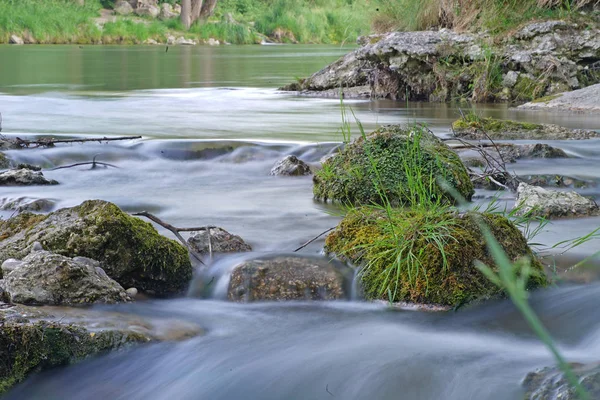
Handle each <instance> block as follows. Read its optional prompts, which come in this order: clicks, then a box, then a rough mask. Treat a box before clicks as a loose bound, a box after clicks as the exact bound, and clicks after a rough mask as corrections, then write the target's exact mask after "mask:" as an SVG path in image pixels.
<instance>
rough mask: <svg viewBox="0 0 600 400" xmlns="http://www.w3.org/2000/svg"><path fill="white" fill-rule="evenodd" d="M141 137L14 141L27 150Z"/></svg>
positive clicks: (139, 137)
mask: <svg viewBox="0 0 600 400" xmlns="http://www.w3.org/2000/svg"><path fill="white" fill-rule="evenodd" d="M141 138H142V137H141V136H120V137H114V138H109V137H106V136H105V137H101V138H82V139H54V138H47V139H39V140H24V139H21V138H19V137H17V138H15V139H14V142H15V144H16V145H17V146H19V147H23V148H27V147H34V148H35V147H53V146H54V145H55V144H57V143H84V142H98V143H102V142H112V141H115V140H133V139H141Z"/></svg>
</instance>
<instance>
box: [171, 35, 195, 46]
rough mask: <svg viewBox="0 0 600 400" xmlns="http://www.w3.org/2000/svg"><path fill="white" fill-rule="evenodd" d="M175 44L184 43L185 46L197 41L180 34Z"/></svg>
mask: <svg viewBox="0 0 600 400" xmlns="http://www.w3.org/2000/svg"><path fill="white" fill-rule="evenodd" d="M175 44H178V45H184V46H193V45H195V44H196V42H194V41H193V40H191V39H186V38H184V37H183V36H180V37H178V38H177V40H176V41H175Z"/></svg>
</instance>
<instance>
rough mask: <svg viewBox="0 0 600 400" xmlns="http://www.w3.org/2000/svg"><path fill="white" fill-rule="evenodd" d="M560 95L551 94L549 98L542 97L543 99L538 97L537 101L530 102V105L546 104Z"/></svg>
mask: <svg viewBox="0 0 600 400" xmlns="http://www.w3.org/2000/svg"><path fill="white" fill-rule="evenodd" d="M560 96H561V95H560V94H553V95H550V96H544V97H540V98H539V99H535V100H533V101H532V103H548V102H550V101H552V100H554V99H558V98H559V97H560Z"/></svg>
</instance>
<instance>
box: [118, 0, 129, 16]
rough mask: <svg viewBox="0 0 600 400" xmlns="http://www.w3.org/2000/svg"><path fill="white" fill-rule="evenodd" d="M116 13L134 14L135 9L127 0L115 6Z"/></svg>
mask: <svg viewBox="0 0 600 400" xmlns="http://www.w3.org/2000/svg"><path fill="white" fill-rule="evenodd" d="M114 10H115V13H117V14H119V15H129V14H132V13H133V7H132V6H131V4H130V3H129V2H127V1H125V0H119V1H117V2H116V3H115V6H114Z"/></svg>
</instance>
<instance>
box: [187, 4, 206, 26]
mask: <svg viewBox="0 0 600 400" xmlns="http://www.w3.org/2000/svg"><path fill="white" fill-rule="evenodd" d="M203 3H204V1H203V0H192V17H191V18H190V20H191V21H190V22H191V23H192V24H193V23H194V22H196V21H197V20H198V19H199V18H200V12H201V10H202V5H203Z"/></svg>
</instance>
